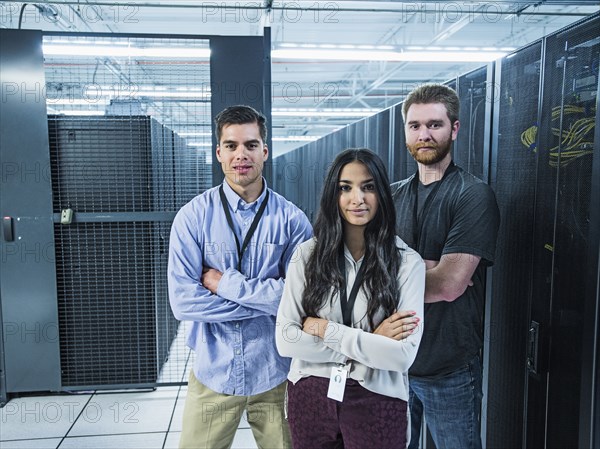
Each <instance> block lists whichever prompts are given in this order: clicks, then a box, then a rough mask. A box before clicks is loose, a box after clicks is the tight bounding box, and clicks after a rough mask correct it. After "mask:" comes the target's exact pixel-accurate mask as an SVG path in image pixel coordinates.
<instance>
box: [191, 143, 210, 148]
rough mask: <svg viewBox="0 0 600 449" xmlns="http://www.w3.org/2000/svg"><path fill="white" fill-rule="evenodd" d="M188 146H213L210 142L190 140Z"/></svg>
mask: <svg viewBox="0 0 600 449" xmlns="http://www.w3.org/2000/svg"><path fill="white" fill-rule="evenodd" d="M187 146H188V147H212V143H210V142H188V144H187Z"/></svg>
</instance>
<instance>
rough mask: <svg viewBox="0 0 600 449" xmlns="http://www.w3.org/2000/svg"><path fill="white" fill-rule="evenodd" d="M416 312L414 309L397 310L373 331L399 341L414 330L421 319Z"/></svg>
mask: <svg viewBox="0 0 600 449" xmlns="http://www.w3.org/2000/svg"><path fill="white" fill-rule="evenodd" d="M415 314H416V312H415V311H413V310H409V311H406V310H402V311H400V312H396V313H394V314H392V315H391V316H390V317H388V318H386V319H385V320H383V321H382V322H381V324H380V325H379V326H377V329H375V331H374V332H373V333H374V334H377V335H383V336H384V337H389V338H393V339H394V340H397V341H400V340H403V339H405V338H406V337H408V336H409V335H410V334H412V333H413V332H414V330H415V329H416V328H417V326H418V325H419V321H421V319H420V318H419V317H417V316H415Z"/></svg>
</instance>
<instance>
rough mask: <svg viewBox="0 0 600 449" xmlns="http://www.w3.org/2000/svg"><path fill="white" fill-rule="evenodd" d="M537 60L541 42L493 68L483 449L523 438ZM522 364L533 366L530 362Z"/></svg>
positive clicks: (516, 443) (535, 366)
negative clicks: (492, 236) (493, 202)
mask: <svg viewBox="0 0 600 449" xmlns="http://www.w3.org/2000/svg"><path fill="white" fill-rule="evenodd" d="M541 57H542V42H537V43H535V44H533V45H531V46H529V47H528V48H524V49H522V50H520V51H518V52H516V53H514V54H512V55H510V56H508V57H507V58H505V59H503V60H502V61H501V62H500V63H499V64H498V66H497V69H496V86H497V87H499V92H500V95H499V96H498V97H497V98H496V101H495V106H496V111H495V113H494V116H495V122H494V129H496V130H497V131H496V132H495V133H494V142H493V149H494V151H493V152H494V154H495V158H494V160H495V163H494V164H493V181H492V187H493V189H494V191H495V192H496V198H497V201H498V206H499V209H500V216H501V223H500V229H499V233H498V242H499V244H498V246H497V249H496V263H495V264H494V267H493V268H492V275H493V276H492V281H491V285H490V301H488V307H487V310H486V314H487V317H488V318H487V319H486V337H487V342H488V345H489V351H488V356H489V366H490V369H489V370H488V373H487V374H488V398H489V399H488V402H487V410H486V412H487V422H488V423H489V424H488V425H487V428H486V442H487V447H490V448H503V447H519V446H521V443H522V437H523V417H524V414H525V412H524V405H525V403H524V400H523V398H524V392H525V382H526V378H525V370H526V363H527V354H526V351H527V345H526V344H525V343H526V342H527V340H528V338H529V333H528V324H529V318H528V316H529V308H530V296H531V290H532V283H531V278H532V273H533V257H532V255H533V248H532V241H533V236H534V230H533V221H534V213H533V211H534V210H535V198H536V197H535V185H536V181H535V180H536V166H537V151H536V146H535V144H534V143H533V142H529V140H528V139H527V138H526V135H527V134H523V132H524V130H525V129H527V128H529V127H530V126H535V124H536V123H538V116H537V115H538V103H539V95H540V94H539V89H540V74H541V70H540V64H541ZM523 140H525V141H526V142H527V145H524V144H523ZM530 363H531V367H532V369H533V370H536V371H537V370H538V369H539V368H538V362H537V359H535V360H534V359H533V358H532V360H531V361H530ZM494 367H495V368H494ZM499 367H502V368H501V369H499ZM506 398H513V400H510V401H507V400H506Z"/></svg>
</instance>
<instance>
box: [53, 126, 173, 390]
mask: <svg viewBox="0 0 600 449" xmlns="http://www.w3.org/2000/svg"><path fill="white" fill-rule="evenodd" d="M48 129H49V137H50V161H51V172H52V189H53V204H54V206H53V207H54V213H55V215H63V211H67V210H71V211H73V212H72V214H73V219H72V221H71V222H63V223H61V222H60V220H57V222H56V223H55V225H54V232H55V242H56V266H57V285H58V310H59V329H60V353H61V377H62V386H63V388H65V389H88V388H92V387H93V388H98V387H110V386H113V385H121V386H122V385H135V384H148V383H155V382H156V381H157V379H158V376H159V373H160V368H161V366H162V364H163V363H164V361H165V359H166V357H167V354H168V350H169V347H170V344H171V342H172V340H173V338H174V336H175V334H176V331H177V322H176V320H175V319H174V317H173V315H172V313H171V311H170V308H169V305H168V296H167V290H166V262H167V249H168V231H169V227H170V226H169V223H168V222H166V223H165V222H161V221H160V220H158V221H155V220H153V219H152V218H151V217H150V215H148V214H151V213H154V212H156V211H160V212H164V211H174V210H175V207H176V204H175V196H174V192H175V189H174V185H173V182H174V174H173V145H172V140H173V139H172V132H171V131H170V130H168V129H167V128H165V127H163V126H162V125H161V124H159V123H158V122H156V121H155V120H153V119H151V118H149V117H145V116H139V117H129V116H127V117H106V118H96V117H93V118H76V119H74V118H69V117H61V116H50V117H49V120H48ZM167 215H170V218H172V216H173V215H174V212H171V213H170V214H167Z"/></svg>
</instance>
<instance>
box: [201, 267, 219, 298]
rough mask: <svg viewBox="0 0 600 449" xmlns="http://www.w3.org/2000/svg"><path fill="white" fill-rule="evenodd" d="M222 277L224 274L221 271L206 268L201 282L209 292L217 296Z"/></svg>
mask: <svg viewBox="0 0 600 449" xmlns="http://www.w3.org/2000/svg"><path fill="white" fill-rule="evenodd" d="M222 277H223V273H221V272H220V271H219V270H215V269H214V268H204V269H203V270H202V277H201V278H200V281H201V282H202V285H203V286H204V287H205V288H206V289H207V290H209V291H210V292H211V293H213V294H215V295H216V294H217V288H218V287H219V282H221V278H222Z"/></svg>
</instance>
